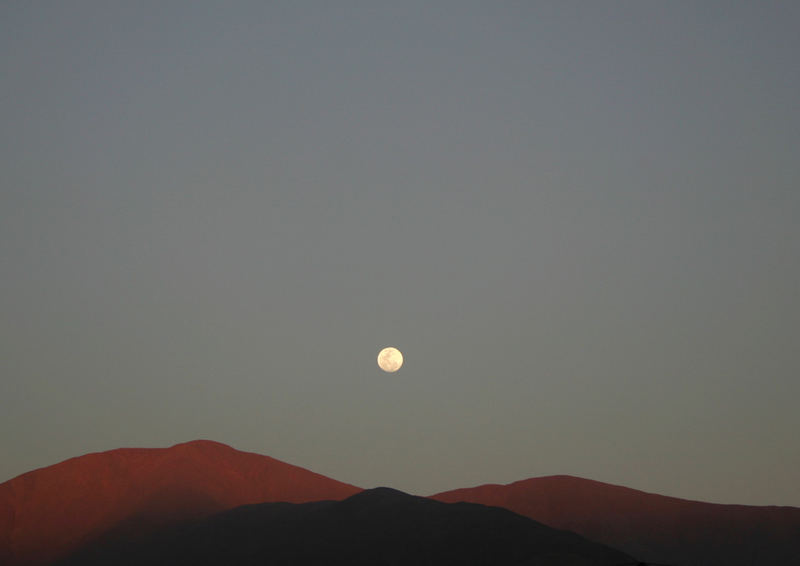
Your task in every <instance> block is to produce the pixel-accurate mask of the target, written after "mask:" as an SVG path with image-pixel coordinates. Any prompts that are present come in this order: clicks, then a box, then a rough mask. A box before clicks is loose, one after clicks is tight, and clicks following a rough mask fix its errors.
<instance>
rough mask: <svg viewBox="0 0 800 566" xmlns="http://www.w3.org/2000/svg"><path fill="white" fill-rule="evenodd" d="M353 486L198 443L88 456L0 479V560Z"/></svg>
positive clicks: (24, 561) (24, 562)
mask: <svg viewBox="0 0 800 566" xmlns="http://www.w3.org/2000/svg"><path fill="white" fill-rule="evenodd" d="M359 491H361V490H360V488H357V487H355V486H352V485H348V484H345V483H341V482H338V481H335V480H332V479H329V478H326V477H324V476H321V475H319V474H315V473H313V472H311V471H309V470H305V469H303V468H299V467H297V466H292V465H290V464H286V463H284V462H280V461H278V460H275V459H273V458H270V457H268V456H261V455H258V454H252V453H247V452H240V451H238V450H234V449H233V448H231V447H229V446H226V445H224V444H220V443H217V442H210V441H205V440H198V441H194V442H188V443H185V444H178V445H176V446H173V447H171V448H162V449H143V448H132V449H128V448H126V449H120V450H112V451H110V452H102V453H97V454H88V455H85V456H81V457H78V458H73V459H71V460H67V461H65V462H61V463H60V464H56V465H54V466H49V467H47V468H42V469H39V470H34V471H32V472H29V473H26V474H23V475H21V476H18V477H16V478H14V479H12V480H10V481H7V482H5V483H3V484H0V564H2V565H3V566H39V565H44V564H48V563H50V562H52V561H53V560H55V559H58V558H61V557H64V556H66V555H67V554H68V553H71V552H73V551H75V550H76V549H78V548H81V547H83V546H84V545H87V544H88V543H90V542H91V541H93V540H95V539H97V538H99V537H105V538H106V539H108V538H115V537H126V536H131V535H135V534H139V535H143V534H146V533H149V532H152V531H154V530H156V529H159V528H161V527H163V526H165V525H170V524H174V523H177V522H180V521H184V520H187V519H192V518H198V517H203V516H207V515H209V514H212V513H216V512H218V511H222V510H227V509H232V508H234V507H238V506H240V505H244V504H249V503H261V502H265V501H287V502H294V503H303V502H307V501H318V500H326V499H327V500H331V499H334V500H335V499H344V498H346V497H348V496H350V495H353V494H354V493H357V492H359Z"/></svg>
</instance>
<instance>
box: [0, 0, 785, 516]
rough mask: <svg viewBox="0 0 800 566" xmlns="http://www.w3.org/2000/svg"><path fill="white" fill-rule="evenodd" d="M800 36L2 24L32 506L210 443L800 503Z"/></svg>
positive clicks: (6, 405)
mask: <svg viewBox="0 0 800 566" xmlns="http://www.w3.org/2000/svg"><path fill="white" fill-rule="evenodd" d="M798 29H800V3H797V2H793V1H786V2H750V3H743V2H718V1H707V2H678V1H675V2H655V1H653V2H651V1H644V2H641V1H620V2H588V1H586V2H569V1H553V2H510V1H509V2H469V1H441V2H418V1H404V2H294V1H291V2H209V1H198V2H161V1H159V2H105V1H102V2H101V1H97V2H82V1H77V2H5V3H3V5H2V7H0V77H2V95H1V96H2V99H1V100H2V103H1V104H0V269H1V270H2V278H1V279H0V309H2V318H1V319H0V447H1V448H2V454H0V481H5V480H7V479H10V478H12V477H14V476H16V475H18V474H21V473H23V472H26V471H29V470H31V469H34V468H37V467H41V466H46V465H50V464H54V463H56V462H58V461H61V460H63V459H66V458H69V457H72V456H77V455H80V454H84V453H87V452H93V451H101V450H108V449H112V448H117V447H123V446H147V447H159V446H168V445H171V444H174V443H178V442H183V441H187V440H192V439H196V438H209V439H213V440H217V441H220V442H224V443H226V444H230V445H232V446H234V447H235V448H238V449H241V450H247V451H254V452H259V453H262V454H268V455H270V456H273V457H275V458H278V459H281V460H284V461H287V462H290V463H293V464H296V465H300V466H303V467H306V468H310V469H312V470H314V471H316V472H319V473H322V474H325V475H327V476H330V477H333V478H336V479H338V480H341V481H346V482H349V483H353V484H356V485H359V486H362V487H373V486H377V485H390V486H392V487H395V488H398V489H402V490H405V491H409V492H412V493H416V494H430V493H434V492H437V491H441V490H445V489H451V488H456V487H466V486H471V485H476V484H481V483H487V482H493V483H507V482H512V481H516V480H520V479H524V478H528V477H532V476H542V475H549V474H561V473H563V474H570V475H576V476H581V477H586V478H591V479H596V480H600V481H605V482H610V483H616V484H622V485H626V486H629V487H634V488H637V489H642V490H646V491H652V492H656V493H661V494H666V495H674V496H678V497H684V498H691V499H700V500H704V501H715V502H727V503H747V504H783V505H794V506H800V482H799V481H798V476H797V474H798V470H800V441H799V440H798V431H800V410H798V402H799V401H800V362H798V352H800V338H799V337H800V331H798V328H800V185H799V184H798V183H799V182H800V181H799V180H800V157H799V156H800V105H799V104H798V100H800V65H798V56H800V35H798V33H797V30H798ZM388 345H392V346H396V347H398V348H399V349H400V350H402V352H403V353H404V355H405V366H404V367H403V368H402V369H401V370H400V371H399V372H398V373H396V374H386V373H383V372H381V371H380V370H379V369H378V367H377V365H376V361H375V358H376V356H377V353H378V351H379V350H380V349H381V348H382V347H384V346H388Z"/></svg>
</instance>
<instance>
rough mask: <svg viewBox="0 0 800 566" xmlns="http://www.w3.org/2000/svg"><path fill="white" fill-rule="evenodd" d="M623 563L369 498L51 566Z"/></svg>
mask: <svg viewBox="0 0 800 566" xmlns="http://www.w3.org/2000/svg"><path fill="white" fill-rule="evenodd" d="M631 563H635V561H634V560H633V559H632V558H630V557H629V556H627V555H625V554H623V553H622V552H619V551H617V550H614V549H612V548H609V547H606V546H603V545H600V544H597V543H593V542H590V541H588V540H586V539H584V538H582V537H580V536H578V535H576V534H574V533H570V532H567V531H559V530H555V529H552V528H550V527H546V526H544V525H542V524H540V523H537V522H536V521H532V520H530V519H527V518H525V517H522V516H520V515H517V514H515V513H512V512H510V511H507V510H505V509H499V508H494V507H485V506H483V505H474V504H467V503H460V504H444V503H439V502H437V501H433V500H430V499H426V498H422V497H414V496H411V495H406V494H404V493H401V492H399V491H395V490H392V489H388V488H378V489H371V490H367V491H364V492H361V493H359V494H357V495H354V496H352V497H350V498H348V499H346V500H344V501H337V502H334V501H321V502H315V503H306V504H301V505H294V504H286V503H264V504H259V505H248V506H244V507H239V508H237V509H234V510H231V511H225V512H222V513H219V514H216V515H214V516H211V517H208V518H205V519H202V520H198V521H193V522H191V523H187V524H184V525H182V526H180V527H177V528H172V529H168V530H166V531H163V532H160V533H158V534H156V535H155V536H152V537H150V538H148V539H146V540H138V541H135V542H133V543H126V542H125V541H119V540H118V541H116V542H115V543H114V544H110V545H101V546H96V547H94V548H87V549H85V550H84V551H82V552H80V553H78V554H76V555H75V556H73V557H71V558H69V559H68V560H66V561H64V562H62V563H61V564H60V565H59V566H100V565H106V564H115V565H117V566H140V565H141V566H144V565H147V566H153V565H156V566H157V565H164V566H166V565H180V564H191V565H193V566H202V565H212V564H214V565H216V564H229V565H232V566H236V565H244V564H270V565H292V566H303V565H306V564H309V565H310V564H347V565H354V566H357V565H378V564H380V565H395V564H396V565H400V564H402V565H408V564H415V565H422V566H424V565H428V564H430V565H434V564H435V565H437V566H439V565H448V564H453V565H456V564H458V565H459V566H466V565H479V564H480V565H487V566H489V565H491V566H503V565H506V564H508V565H511V564H514V565H520V566H521V565H529V566H534V565H553V564H558V565H562V566H590V565H596V566H600V565H605V566H611V565H617V564H631Z"/></svg>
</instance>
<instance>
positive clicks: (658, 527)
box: [432, 476, 800, 566]
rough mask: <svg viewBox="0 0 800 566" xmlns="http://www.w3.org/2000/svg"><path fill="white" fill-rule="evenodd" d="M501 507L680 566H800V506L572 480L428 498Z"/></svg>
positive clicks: (536, 480)
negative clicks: (713, 499)
mask: <svg viewBox="0 0 800 566" xmlns="http://www.w3.org/2000/svg"><path fill="white" fill-rule="evenodd" d="M432 498H433V499H435V500H437V501H443V502H447V503H453V502H458V501H466V502H471V503H481V504H483V505H494V506H498V507H504V508H506V509H509V510H511V511H514V512H516V513H519V514H520V515H524V516H526V517H529V518H531V519H534V520H536V521H540V522H542V523H544V524H546V525H549V526H551V527H555V528H558V529H567V530H570V531H573V532H576V533H578V534H581V535H583V536H585V537H587V538H588V539H591V540H595V541H598V542H602V543H603V544H607V545H609V546H613V547H614V548H619V549H621V550H623V551H625V552H627V553H630V554H631V555H633V556H636V557H637V558H639V559H640V560H648V561H652V562H657V563H668V564H680V565H681V566H700V565H702V566H717V565H719V566H722V565H725V566H753V565H761V564H797V565H800V509H798V508H795V507H755V506H744V505H718V504H713V503H701V502H698V501H687V500H684V499H677V498H674V497H664V496H661V495H655V494H650V493H645V492H642V491H637V490H634V489H628V488H625V487H620V486H615V485H609V484H605V483H600V482H596V481H591V480H586V479H581V478H576V477H570V476H549V477H541V478H532V479H528V480H523V481H518V482H516V483H512V484H508V485H483V486H480V487H474V488H468V489H457V490H454V491H447V492H444V493H439V494H437V495H433V496H432Z"/></svg>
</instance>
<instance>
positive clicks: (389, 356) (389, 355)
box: [378, 347, 403, 373]
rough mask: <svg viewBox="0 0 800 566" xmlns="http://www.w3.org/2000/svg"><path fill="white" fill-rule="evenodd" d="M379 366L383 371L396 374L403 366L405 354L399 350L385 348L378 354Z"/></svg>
mask: <svg viewBox="0 0 800 566" xmlns="http://www.w3.org/2000/svg"><path fill="white" fill-rule="evenodd" d="M378 365H379V366H380V368H381V369H382V370H383V371H386V372H389V373H394V372H396V371H397V370H399V369H400V368H401V367H402V365H403V354H401V353H400V350H398V349H397V348H391V347H389V348H384V349H383V350H381V351H380V353H379V354H378Z"/></svg>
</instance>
